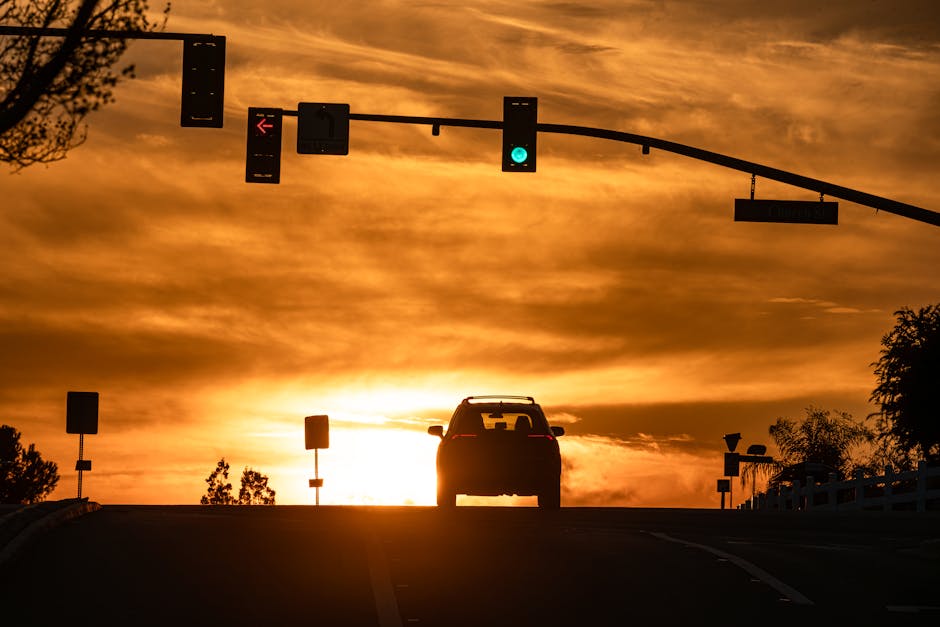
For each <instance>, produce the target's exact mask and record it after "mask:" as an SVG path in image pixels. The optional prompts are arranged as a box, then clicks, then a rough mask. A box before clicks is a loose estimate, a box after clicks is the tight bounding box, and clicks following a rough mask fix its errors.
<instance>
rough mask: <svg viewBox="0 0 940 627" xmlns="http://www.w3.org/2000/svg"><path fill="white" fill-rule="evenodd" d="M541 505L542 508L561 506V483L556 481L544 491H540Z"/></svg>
mask: <svg viewBox="0 0 940 627" xmlns="http://www.w3.org/2000/svg"><path fill="white" fill-rule="evenodd" d="M539 507H540V508H541V509H558V508H559V507H561V484H560V483H556V484H554V485H552V486H551V487H550V488H548V489H546V490H545V491H543V492H539Z"/></svg>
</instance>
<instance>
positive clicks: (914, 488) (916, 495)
mask: <svg viewBox="0 0 940 627" xmlns="http://www.w3.org/2000/svg"><path fill="white" fill-rule="evenodd" d="M928 504H929V505H928ZM738 509H759V510H804V511H810V510H819V511H830V512H831V511H851V510H883V511H892V510H909V511H918V512H925V511H927V510H928V509H930V510H935V509H936V510H940V467H932V468H928V467H927V463H926V462H923V461H921V462H918V464H917V470H910V471H907V472H899V473H894V472H892V471H891V469H890V468H888V469H887V470H886V472H885V474H884V475H882V476H880V477H865V476H863V474H862V473H861V472H860V471H859V472H856V474H855V477H854V478H853V479H849V480H846V481H836V477H835V475H833V474H830V475H829V480H828V482H826V483H816V482H815V480H814V477H807V479H806V485H805V486H801V485H800V482H799V481H794V482H793V486H792V487H785V486H784V487H780V488H771V489H770V490H768V491H767V492H762V493H760V494H757V495H755V496H752V497H751V498H749V499H748V500H747V501H745V502H744V503H742V504H741V505H739V506H738Z"/></svg>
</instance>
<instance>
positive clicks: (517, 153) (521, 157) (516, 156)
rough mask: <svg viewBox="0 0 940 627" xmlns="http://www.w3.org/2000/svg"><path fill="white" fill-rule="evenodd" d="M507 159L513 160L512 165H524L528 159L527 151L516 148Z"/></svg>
mask: <svg viewBox="0 0 940 627" xmlns="http://www.w3.org/2000/svg"><path fill="white" fill-rule="evenodd" d="M509 157H510V158H511V159H512V160H513V163H525V162H526V160H527V159H528V158H529V151H528V150H526V149H525V148H523V147H522V146H516V147H515V148H513V149H512V152H510V153H509Z"/></svg>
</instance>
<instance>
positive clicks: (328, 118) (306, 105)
mask: <svg viewBox="0 0 940 627" xmlns="http://www.w3.org/2000/svg"><path fill="white" fill-rule="evenodd" d="M297 154H301V155H348V154H349V105H348V104H338V103H330V102H301V103H299V104H298V105H297Z"/></svg>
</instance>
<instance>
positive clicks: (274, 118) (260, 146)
mask: <svg viewBox="0 0 940 627" xmlns="http://www.w3.org/2000/svg"><path fill="white" fill-rule="evenodd" d="M283 117H284V111H283V109H276V108H271V107H249V108H248V142H247V147H246V150H245V182H246V183H280V182H281V129H282V127H283Z"/></svg>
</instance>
